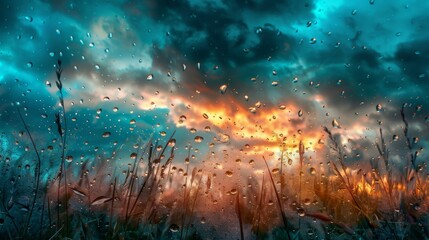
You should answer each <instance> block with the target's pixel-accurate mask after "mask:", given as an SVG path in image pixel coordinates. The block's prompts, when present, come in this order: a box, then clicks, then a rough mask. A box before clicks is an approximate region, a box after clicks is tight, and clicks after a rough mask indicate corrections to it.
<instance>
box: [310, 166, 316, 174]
mask: <svg viewBox="0 0 429 240" xmlns="http://www.w3.org/2000/svg"><path fill="white" fill-rule="evenodd" d="M310 174H311V175H315V174H316V169H315V168H314V167H312V168H310Z"/></svg>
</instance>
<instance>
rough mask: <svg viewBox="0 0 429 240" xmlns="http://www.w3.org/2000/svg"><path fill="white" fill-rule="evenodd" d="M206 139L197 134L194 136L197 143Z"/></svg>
mask: <svg viewBox="0 0 429 240" xmlns="http://www.w3.org/2000/svg"><path fill="white" fill-rule="evenodd" d="M203 140H204V138H203V137H201V136H196V137H195V138H194V141H195V142H196V143H200V142H202V141H203Z"/></svg>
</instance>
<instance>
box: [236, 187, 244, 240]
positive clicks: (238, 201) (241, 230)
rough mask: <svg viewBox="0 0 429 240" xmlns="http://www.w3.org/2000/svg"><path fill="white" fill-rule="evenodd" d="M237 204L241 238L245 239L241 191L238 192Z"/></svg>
mask: <svg viewBox="0 0 429 240" xmlns="http://www.w3.org/2000/svg"><path fill="white" fill-rule="evenodd" d="M236 204H237V208H236V209H237V218H238V223H239V224H240V239H241V240H244V232H243V220H242V219H241V208H240V192H237V198H236Z"/></svg>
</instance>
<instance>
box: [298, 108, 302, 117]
mask: <svg viewBox="0 0 429 240" xmlns="http://www.w3.org/2000/svg"><path fill="white" fill-rule="evenodd" d="M302 114H303V112H302V110H301V109H300V110H299V111H298V117H302Z"/></svg>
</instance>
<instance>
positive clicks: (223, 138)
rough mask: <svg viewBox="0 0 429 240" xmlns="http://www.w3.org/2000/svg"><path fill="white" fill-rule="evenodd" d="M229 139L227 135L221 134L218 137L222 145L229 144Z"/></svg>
mask: <svg viewBox="0 0 429 240" xmlns="http://www.w3.org/2000/svg"><path fill="white" fill-rule="evenodd" d="M229 139H230V137H229V135H228V134H221V135H220V142H222V143H227V142H229Z"/></svg>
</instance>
